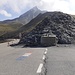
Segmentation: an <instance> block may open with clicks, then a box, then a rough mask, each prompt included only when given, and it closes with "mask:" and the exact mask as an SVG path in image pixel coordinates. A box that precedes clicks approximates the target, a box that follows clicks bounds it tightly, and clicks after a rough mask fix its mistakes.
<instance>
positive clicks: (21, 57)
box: [16, 53, 32, 60]
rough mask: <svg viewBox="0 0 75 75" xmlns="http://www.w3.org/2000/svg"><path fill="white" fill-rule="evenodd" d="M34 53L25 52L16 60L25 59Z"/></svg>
mask: <svg viewBox="0 0 75 75" xmlns="http://www.w3.org/2000/svg"><path fill="white" fill-rule="evenodd" d="M31 54H32V53H25V54H24V55H22V56H20V57H19V58H17V59H16V60H24V59H25V58H27V57H28V56H30V55H31Z"/></svg>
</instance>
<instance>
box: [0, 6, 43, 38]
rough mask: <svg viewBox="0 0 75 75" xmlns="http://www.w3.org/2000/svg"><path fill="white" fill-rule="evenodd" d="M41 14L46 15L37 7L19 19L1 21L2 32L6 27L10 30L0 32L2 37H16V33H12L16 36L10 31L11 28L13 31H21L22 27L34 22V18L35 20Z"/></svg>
mask: <svg viewBox="0 0 75 75" xmlns="http://www.w3.org/2000/svg"><path fill="white" fill-rule="evenodd" d="M40 13H44V11H41V10H39V9H38V8H37V7H33V8H32V9H30V10H29V11H27V12H26V13H24V14H22V15H21V16H20V17H18V18H15V19H12V20H5V21H1V22H0V27H1V26H2V25H3V28H2V30H4V27H5V28H6V26H7V27H8V29H7V30H4V31H3V32H2V31H0V33H1V34H0V36H1V35H2V36H3V37H6V36H7V38H8V37H9V36H11V37H12V35H13V36H15V35H14V34H15V32H12V33H14V34H12V35H11V31H10V30H11V28H12V31H15V30H17V29H19V28H20V27H22V26H23V25H25V24H27V23H28V22H29V21H30V20H32V19H33V18H35V17H36V16H37V15H38V14H40ZM9 26H10V27H9ZM7 31H8V32H7ZM8 34H9V35H8Z"/></svg>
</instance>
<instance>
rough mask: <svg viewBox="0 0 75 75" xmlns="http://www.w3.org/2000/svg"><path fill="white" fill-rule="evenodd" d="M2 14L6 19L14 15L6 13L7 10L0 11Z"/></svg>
mask: <svg viewBox="0 0 75 75" xmlns="http://www.w3.org/2000/svg"><path fill="white" fill-rule="evenodd" d="M0 14H1V15H4V16H6V17H12V15H11V14H10V13H8V12H6V11H5V10H0Z"/></svg>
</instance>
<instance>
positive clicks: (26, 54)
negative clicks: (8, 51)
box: [22, 53, 32, 57]
mask: <svg viewBox="0 0 75 75" xmlns="http://www.w3.org/2000/svg"><path fill="white" fill-rule="evenodd" d="M31 54H32V53H25V54H24V55H22V56H25V57H26V56H30V55H31Z"/></svg>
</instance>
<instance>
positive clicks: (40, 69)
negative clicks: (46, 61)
mask: <svg viewBox="0 0 75 75" xmlns="http://www.w3.org/2000/svg"><path fill="white" fill-rule="evenodd" d="M42 67H43V64H42V63H41V64H40V65H39V67H38V70H37V73H41V71H42Z"/></svg>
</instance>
